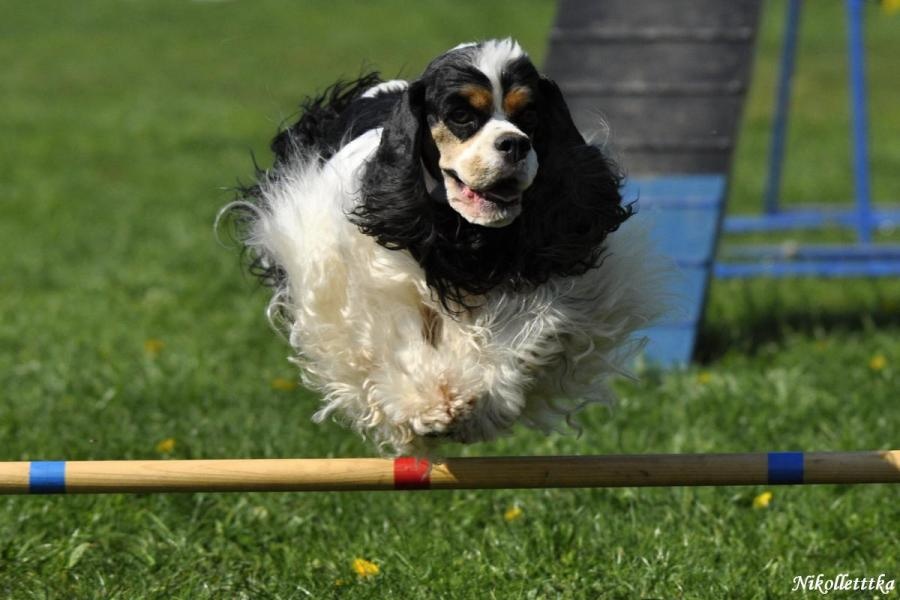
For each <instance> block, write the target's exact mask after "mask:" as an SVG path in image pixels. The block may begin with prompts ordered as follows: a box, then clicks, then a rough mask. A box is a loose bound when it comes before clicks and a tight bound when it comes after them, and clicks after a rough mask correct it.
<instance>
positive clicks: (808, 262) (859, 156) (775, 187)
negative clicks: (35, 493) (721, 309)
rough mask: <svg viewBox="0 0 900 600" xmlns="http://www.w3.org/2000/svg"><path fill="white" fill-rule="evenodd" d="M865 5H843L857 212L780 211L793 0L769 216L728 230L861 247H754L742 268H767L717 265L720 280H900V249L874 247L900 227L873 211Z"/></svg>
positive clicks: (857, 1) (899, 209)
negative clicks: (806, 236) (812, 235)
mask: <svg viewBox="0 0 900 600" xmlns="http://www.w3.org/2000/svg"><path fill="white" fill-rule="evenodd" d="M864 5H865V0H846V10H847V13H846V14H847V26H848V36H847V51H848V57H849V88H850V109H851V117H852V119H851V122H852V131H851V134H852V138H851V141H852V151H853V180H854V196H855V198H854V204H853V205H852V206H851V207H849V208H847V207H841V208H836V207H834V206H830V207H820V206H807V207H805V208H791V209H783V208H781V207H780V206H779V192H780V187H781V175H782V167H783V164H784V153H785V140H786V133H787V122H788V113H789V110H790V95H791V81H792V78H793V74H794V63H795V56H796V49H797V36H798V30H799V23H800V13H801V8H802V0H788V5H787V14H786V20H785V32H784V43H783V46H782V53H781V66H780V72H779V79H778V86H777V90H776V96H775V116H774V125H773V131H772V142H771V147H770V151H769V174H768V178H767V180H766V188H765V196H764V213H763V214H762V215H738V216H731V217H727V218H726V219H725V221H724V224H723V228H724V231H725V232H727V233H750V232H773V231H786V230H795V229H820V228H823V227H826V226H837V227H842V228H847V229H851V230H852V231H854V232H855V234H856V237H857V242H858V244H856V245H834V246H831V247H829V248H828V249H827V251H825V250H823V248H822V247H819V248H804V247H799V249H796V248H795V249H794V251H793V252H792V253H790V254H783V253H782V254H781V255H779V254H777V253H772V252H767V251H765V250H763V251H759V250H758V248H757V249H756V250H754V247H752V246H751V247H749V248H747V249H745V250H744V251H740V252H738V253H734V252H731V253H730V256H731V257H732V258H733V257H734V256H735V255H736V254H737V255H740V257H741V258H743V259H744V260H745V261H748V260H751V259H756V260H762V261H763V262H762V263H759V264H750V263H748V262H744V263H738V264H732V263H730V262H724V263H719V264H717V265H716V267H715V272H716V276H718V277H726V278H731V277H756V276H761V275H764V276H772V277H781V276H805V275H810V276H816V275H818V276H824V277H847V276H869V277H871V276H895V275H900V251H898V248H900V247H897V246H888V245H882V244H879V245H877V246H872V245H871V244H872V237H873V233H874V232H875V231H877V230H880V229H888V228H892V227H896V226H898V225H900V205H891V206H888V205H883V206H882V207H879V209H877V210H876V209H875V208H874V207H873V205H872V200H871V188H870V172H869V156H868V138H869V132H868V114H867V98H866V79H865V48H864V45H863V25H864V24H863V17H864V15H863V9H864Z"/></svg>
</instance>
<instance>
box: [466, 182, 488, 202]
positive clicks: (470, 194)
mask: <svg viewBox="0 0 900 600" xmlns="http://www.w3.org/2000/svg"><path fill="white" fill-rule="evenodd" d="M462 193H463V196H465V197H466V198H468V199H469V200H475V199H476V198H477V199H479V200H484V196H482V195H481V194H479V193H478V192H476V191H475V190H473V189H472V188H470V187H469V186H467V185H464V186H463V188H462Z"/></svg>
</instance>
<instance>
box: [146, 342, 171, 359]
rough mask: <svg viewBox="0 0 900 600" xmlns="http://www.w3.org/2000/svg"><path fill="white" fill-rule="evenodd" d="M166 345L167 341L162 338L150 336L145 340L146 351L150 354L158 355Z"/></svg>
mask: <svg viewBox="0 0 900 600" xmlns="http://www.w3.org/2000/svg"><path fill="white" fill-rule="evenodd" d="M165 347H166V343H165V342H164V341H162V340H158V339H156V338H150V339H149V340H144V352H146V353H147V354H149V355H150V356H156V355H157V354H159V353H160V352H162V349H163V348H165Z"/></svg>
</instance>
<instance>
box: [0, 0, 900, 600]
mask: <svg viewBox="0 0 900 600" xmlns="http://www.w3.org/2000/svg"><path fill="white" fill-rule="evenodd" d="M839 4H840V3H838V2H822V3H821V4H820V3H816V10H815V11H813V10H808V11H807V15H806V21H805V24H804V32H803V33H804V38H803V43H802V44H801V57H800V62H799V70H800V73H799V79H798V85H797V103H798V106H802V110H798V111H797V112H795V118H794V120H793V123H792V129H791V137H790V145H791V146H790V148H791V156H790V158H789V161H788V165H787V168H788V174H787V178H786V181H785V196H786V197H789V198H791V199H796V200H817V199H820V198H824V199H837V200H840V199H843V198H847V197H849V195H850V191H851V182H850V178H849V168H848V166H847V165H848V164H849V162H848V161H849V158H848V148H847V144H846V141H847V135H846V131H847V110H846V97H845V95H844V93H843V90H844V88H843V82H844V71H843V69H844V59H843V35H844V34H843V31H844V28H843V23H842V12H841V10H840V6H839ZM0 13H2V14H3V15H4V18H3V19H2V20H0V57H3V65H4V67H3V69H2V70H0V111H2V112H0V114H2V119H0V137H2V139H3V143H2V144H0V184H2V185H0V189H2V194H0V206H2V209H3V210H2V215H3V216H2V217H0V240H3V246H4V252H3V253H2V256H0V315H2V318H0V453H2V458H3V459H4V460H28V459H40V458H69V459H111V458H157V457H160V454H159V453H157V452H156V450H155V446H156V444H157V442H159V441H160V440H162V439H165V438H170V437H171V438H174V439H175V440H176V446H175V449H174V451H173V452H172V453H171V454H170V455H168V456H171V457H176V458H199V457H203V458H216V457H291V456H355V455H364V454H368V453H370V449H369V448H368V447H367V446H365V445H364V444H363V443H362V442H361V441H359V440H358V439H356V437H355V436H354V435H353V434H351V433H348V432H346V431H344V430H342V429H340V428H339V427H338V426H336V425H334V424H326V425H324V426H315V425H313V424H312V423H310V421H309V417H310V415H311V414H312V412H313V411H314V409H315V399H314V398H313V397H312V396H311V395H309V394H306V393H303V392H301V391H278V390H276V389H273V387H272V381H273V380H274V379H276V378H288V379H292V378H294V377H295V373H294V370H293V368H292V367H291V365H289V364H288V363H287V362H286V360H285V357H286V355H287V354H288V348H287V347H286V346H285V344H284V342H283V341H281V340H280V339H279V338H278V337H277V336H276V335H274V334H273V333H272V332H271V330H270V329H269V328H268V326H267V325H266V323H265V319H264V317H263V307H264V305H265V302H266V292H265V291H264V290H260V289H259V288H258V287H257V286H256V285H255V283H254V282H253V281H251V280H250V278H249V277H247V276H242V275H241V274H240V268H239V265H238V259H237V256H236V253H235V251H234V250H233V249H226V248H222V247H221V246H219V245H218V244H217V243H216V241H215V238H214V236H213V232H212V221H213V218H214V216H215V213H216V211H217V210H218V208H219V207H220V206H221V205H223V204H224V203H225V202H226V201H227V200H228V199H229V198H230V193H229V192H228V191H227V190H226V189H225V188H227V187H228V186H231V185H233V183H234V182H235V181H236V179H237V178H242V179H245V180H246V179H247V178H248V177H249V176H250V175H251V173H252V168H251V161H250V158H249V156H250V152H251V151H253V152H255V153H256V154H257V156H259V157H260V161H261V162H262V163H263V164H265V163H266V162H267V161H268V155H267V151H266V144H267V142H268V139H269V138H270V137H271V135H272V133H273V132H274V131H275V129H276V128H277V126H278V124H279V123H281V122H282V121H283V120H284V119H285V118H288V117H289V116H290V115H291V113H292V111H293V107H294V106H295V105H296V102H297V101H298V99H299V98H300V97H301V96H302V95H303V94H305V93H308V92H310V91H312V90H315V89H317V88H321V87H322V86H324V85H326V84H327V83H329V82H330V81H331V80H333V79H334V78H335V77H336V76H338V75H341V74H343V75H347V76H351V75H354V74H356V73H357V72H358V71H359V70H360V69H361V67H362V65H363V63H368V64H370V65H373V66H377V67H378V68H380V69H381V70H382V72H383V73H384V74H385V75H389V76H393V75H396V74H405V75H413V74H415V73H416V72H417V71H418V70H420V69H421V68H422V67H423V66H424V64H425V62H426V61H427V60H428V58H429V57H431V56H433V55H435V54H436V53H438V52H440V51H442V50H443V49H446V48H447V47H450V46H452V45H454V44H456V43H458V42H459V41H460V40H465V39H471V38H478V37H485V36H501V35H507V34H513V35H515V36H516V37H518V38H519V39H520V40H521V41H522V42H523V44H524V45H525V46H526V47H528V48H529V49H531V51H532V54H533V55H534V56H535V57H536V58H538V59H540V58H541V57H542V55H543V51H544V48H545V44H546V35H547V30H548V27H549V24H550V22H551V20H552V13H553V3H550V2H540V1H537V0H534V1H520V2H517V3H515V4H514V5H513V4H501V3H475V2H457V3H453V4H451V3H449V2H447V3H438V2H429V3H427V4H426V3H415V4H413V3H411V2H401V1H400V0H396V1H391V2H378V3H365V4H364V3H350V2H345V1H333V2H328V3H325V2H308V3H305V4H304V5H302V6H301V5H298V4H296V3H289V2H258V3H250V2H222V3H216V2H175V1H174V0H173V1H169V2H157V3H149V2H122V3H111V2H99V1H97V2H87V1H85V2H78V3H64V2H57V3H53V4H52V5H51V3H31V4H30V3H24V2H12V1H9V0H6V1H4V2H2V6H0ZM397 15H401V16H402V18H397ZM869 16H870V19H869V23H870V30H869V33H870V41H869V47H870V49H871V50H872V56H871V61H870V74H871V77H872V80H873V87H874V88H875V92H874V93H873V98H872V113H873V121H874V122H875V123H873V128H872V129H873V150H872V159H873V168H874V171H875V185H874V190H875V195H876V198H877V199H878V200H890V199H893V200H897V199H900V171H898V170H897V169H896V168H895V165H896V164H898V161H900V111H897V110H896V109H895V107H894V104H895V101H896V98H897V97H898V95H900V80H898V78H896V77H895V76H894V75H893V71H892V70H891V69H893V68H895V66H896V65H895V63H896V60H895V58H896V56H897V55H898V52H900V44H898V38H897V36H896V28H897V27H898V26H900V20H898V19H900V17H893V18H890V17H886V16H882V15H881V13H880V12H879V11H878V10H877V9H875V7H872V9H871V12H870V15H869ZM780 26H781V15H780V9H779V10H778V11H772V10H769V11H767V12H766V14H765V18H764V29H763V32H762V34H761V49H760V60H759V61H758V63H757V68H756V80H755V84H756V85H755V86H754V88H753V90H752V92H751V94H750V97H749V103H748V109H747V114H746V118H745V124H744V128H743V133H742V138H741V144H740V147H739V150H738V154H737V162H736V172H735V180H734V183H733V188H732V191H733V194H732V199H731V200H732V206H733V207H735V208H736V209H738V210H742V211H746V210H752V209H753V208H754V207H756V206H758V199H759V197H760V195H761V189H762V182H763V172H764V164H765V150H766V147H767V146H766V145H767V142H768V137H767V133H768V129H769V126H770V118H771V115H770V103H771V96H772V93H771V82H772V79H773V77H774V60H775V57H776V55H777V34H778V31H780ZM874 82H877V83H874ZM898 314H900V284H898V282H897V281H887V280H882V281H832V282H823V281H802V282H790V281H783V282H772V281H758V282H737V283H727V284H725V283H717V284H716V285H715V286H714V288H713V294H712V299H711V305H710V310H709V313H708V318H707V322H706V324H705V327H704V332H703V337H702V340H701V355H702V358H703V361H704V362H703V363H702V364H701V365H699V366H696V367H694V368H692V369H691V370H688V371H686V372H682V373H668V374H659V373H647V374H645V376H644V377H643V378H642V379H641V381H639V382H636V383H626V384H622V385H621V386H620V392H621V395H622V401H621V403H620V404H619V405H618V406H616V407H615V408H613V409H611V410H610V409H607V408H604V407H595V408H592V409H590V410H588V411H587V413H586V415H585V419H584V425H585V426H584V432H583V434H582V435H581V436H580V437H575V436H553V437H544V436H541V435H539V434H536V433H534V432H529V431H524V430H517V431H516V432H515V433H514V434H513V435H511V436H510V437H508V438H505V439H503V440H500V441H498V442H495V443H492V444H487V445H482V446H479V447H475V448H465V449H460V450H459V453H460V454H464V455H475V454H550V453H606V452H633V453H637V452H714V451H715V452H727V451H762V450H768V449H810V450H820V449H827V450H852V449H869V448H886V447H891V446H894V447H896V445H897V441H898V440H897V430H898V419H900V415H898V409H897V395H898V394H897V392H898V387H900V386H898V378H897V371H898V364H900V318H898ZM147 340H160V341H161V342H163V344H164V346H163V347H162V348H161V350H159V352H155V353H154V352H148V351H147V350H146V349H145V343H146V342H147ZM876 355H881V356H883V357H884V358H885V360H886V366H885V367H884V368H883V369H881V370H873V369H871V368H870V366H869V363H870V360H871V358H872V357H873V356H876ZM763 489H764V488H762V487H760V488H716V489H675V488H672V489H655V490H651V489H644V490H636V489H621V490H593V491H591V490H570V491H565V490H563V491H559V490H557V491H554V490H543V491H496V492H454V493H450V492H447V493H444V492H437V493H411V494H403V495H395V494H378V493H349V494H343V495H338V494H306V495H302V494H269V495H266V494H235V495H226V494H221V495H216V494H193V495H169V496H135V495H114V496H105V497H104V496H97V497H67V498H66V497H48V498H43V497H34V498H28V497H7V498H2V499H0V596H3V597H10V598H78V597H84V598H95V597H97V598H136V597H154V598H221V597H228V598H231V597H252V598H299V597H307V596H312V597H348V598H349V597H353V598H356V597H361V598H391V597H395V598H417V597H448V598H485V597H497V598H508V597H512V598H543V597H566V598H568V597H574V598H595V597H618V598H638V597H649V598H671V597H685V598H769V597H783V596H789V595H791V594H790V592H789V590H790V589H791V587H792V579H793V577H794V576H797V575H803V574H816V573H820V572H821V573H825V574H826V575H836V574H838V573H843V572H849V573H851V574H853V575H855V576H872V575H877V574H879V573H887V574H888V575H889V576H891V577H895V578H896V577H897V576H898V575H900V572H898V562H897V557H898V556H900V542H898V538H897V535H896V528H897V523H898V522H900V502H898V500H900V495H898V491H897V489H896V488H891V487H887V486H870V487H850V486H821V487H814V488H777V489H775V490H774V500H773V502H772V504H771V506H770V507H769V508H768V509H765V510H753V509H752V508H751V502H752V499H753V497H754V496H755V495H756V494H758V493H759V492H761V491H763ZM514 505H516V506H519V507H520V508H521V509H522V511H523V512H522V517H521V518H519V519H518V520H515V521H513V522H506V521H505V520H504V517H503V515H504V512H505V511H506V509H507V508H509V507H510V506H514ZM356 557H362V558H366V559H368V560H371V561H374V562H375V563H376V564H378V565H379V567H380V573H379V574H378V575H377V576H376V577H374V578H371V579H368V580H361V579H359V578H357V576H356V575H355V574H354V573H353V572H352V570H351V566H350V565H351V561H352V560H353V559H354V558H356Z"/></svg>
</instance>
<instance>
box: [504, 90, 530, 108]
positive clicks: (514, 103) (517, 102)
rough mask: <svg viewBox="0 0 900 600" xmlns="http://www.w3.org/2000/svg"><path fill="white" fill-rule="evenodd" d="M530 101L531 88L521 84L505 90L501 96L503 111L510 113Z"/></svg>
mask: <svg viewBox="0 0 900 600" xmlns="http://www.w3.org/2000/svg"><path fill="white" fill-rule="evenodd" d="M530 101H531V89H530V88H527V87H523V86H516V87H514V88H512V89H511V90H509V91H508V92H506V97H504V98H503V112H505V113H506V114H507V115H512V114H515V113H516V112H518V111H519V110H521V109H522V108H524V107H525V105H527V104H528V103H529V102H530Z"/></svg>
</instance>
